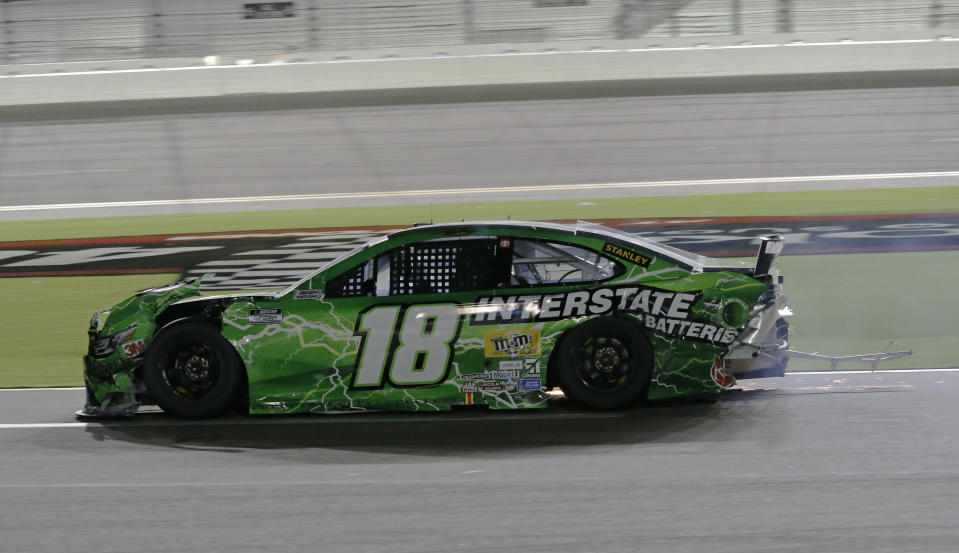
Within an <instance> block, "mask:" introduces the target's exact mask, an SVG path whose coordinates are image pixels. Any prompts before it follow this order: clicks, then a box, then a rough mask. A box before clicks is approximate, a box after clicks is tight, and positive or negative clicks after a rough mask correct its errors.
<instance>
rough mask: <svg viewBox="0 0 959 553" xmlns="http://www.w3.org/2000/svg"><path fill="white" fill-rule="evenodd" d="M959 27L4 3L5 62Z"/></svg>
mask: <svg viewBox="0 0 959 553" xmlns="http://www.w3.org/2000/svg"><path fill="white" fill-rule="evenodd" d="M957 26H959V0H844V1H843V2H835V1H834V0H404V1H403V2H392V1H390V0H292V1H286V2H252V1H250V0H204V1H202V2H197V1H196V0H0V63H6V64H16V63H45V62H69V61H96V60H117V59H143V58H171V57H204V56H208V55H250V56H253V55H257V56H264V55H276V56H282V55H294V54H296V53H297V52H313V51H324V50H326V51H333V50H352V49H364V48H393V47H404V46H418V47H419V46H437V47H440V48H441V47H443V46H447V45H459V44H494V43H521V42H544V41H557V40H592V39H635V38H644V37H649V38H656V37H685V36H710V35H713V36H716V35H749V34H771V33H797V32H823V31H835V32H837V33H840V34H842V33H844V32H854V31H872V30H897V29H904V30H905V29H936V28H943V29H945V28H949V27H952V28H955V27H957ZM837 38H841V37H837Z"/></svg>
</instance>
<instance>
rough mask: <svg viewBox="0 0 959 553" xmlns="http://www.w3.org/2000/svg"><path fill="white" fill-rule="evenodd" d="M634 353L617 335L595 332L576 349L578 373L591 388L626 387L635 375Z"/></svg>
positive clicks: (607, 390)
mask: <svg viewBox="0 0 959 553" xmlns="http://www.w3.org/2000/svg"><path fill="white" fill-rule="evenodd" d="M631 360H632V358H631V356H630V352H629V348H628V347H627V346H626V344H625V343H624V342H623V341H622V340H621V339H619V338H618V337H616V336H594V337H592V338H590V339H589V340H587V341H585V342H583V345H581V346H580V348H579V350H577V352H576V360H575V363H576V374H577V376H578V377H579V380H580V382H582V383H583V384H584V385H585V386H586V387H587V388H591V389H593V390H599V391H603V392H609V391H613V390H618V389H620V388H622V387H623V386H624V385H625V384H626V383H627V382H628V381H629V377H630V376H631V375H632V371H631Z"/></svg>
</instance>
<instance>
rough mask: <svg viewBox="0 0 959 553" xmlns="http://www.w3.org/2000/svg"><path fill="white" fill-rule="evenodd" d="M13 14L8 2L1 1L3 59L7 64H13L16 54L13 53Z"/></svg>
mask: <svg viewBox="0 0 959 553" xmlns="http://www.w3.org/2000/svg"><path fill="white" fill-rule="evenodd" d="M12 17H13V13H12V10H11V8H10V0H2V3H0V25H3V44H4V45H5V46H6V48H4V50H6V52H5V55H4V57H5V58H6V61H7V62H8V63H13V61H14V60H13V58H15V57H16V53H14V51H13V22H12V19H11V18H12Z"/></svg>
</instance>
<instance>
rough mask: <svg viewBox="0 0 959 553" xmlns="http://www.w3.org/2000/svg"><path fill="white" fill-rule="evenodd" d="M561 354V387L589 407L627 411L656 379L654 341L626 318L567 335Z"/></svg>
mask: <svg viewBox="0 0 959 553" xmlns="http://www.w3.org/2000/svg"><path fill="white" fill-rule="evenodd" d="M556 353H557V355H556V356H555V358H554V359H555V360H556V368H557V369H558V373H559V374H558V381H559V385H560V388H562V389H563V393H565V394H566V397H568V398H570V399H572V400H573V401H576V402H577V403H581V404H583V405H585V406H587V407H593V408H596V409H621V408H623V407H626V406H628V405H630V404H632V403H634V402H636V401H637V400H638V399H639V398H640V397H642V395H643V393H644V392H645V391H646V389H647V386H648V385H649V379H650V376H651V375H652V366H653V356H652V349H651V348H650V346H649V342H648V341H647V340H646V337H645V336H644V335H643V334H642V333H641V332H640V331H639V330H638V329H636V328H635V327H634V326H633V325H631V324H629V323H628V322H626V321H624V320H622V319H616V318H612V317H604V318H600V319H594V320H592V321H589V322H586V323H583V324H582V325H580V326H578V327H576V328H574V329H573V330H571V331H569V333H567V334H566V336H564V338H563V341H562V343H561V344H560V346H559V349H558V350H557V352H556Z"/></svg>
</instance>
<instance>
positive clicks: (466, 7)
mask: <svg viewBox="0 0 959 553" xmlns="http://www.w3.org/2000/svg"><path fill="white" fill-rule="evenodd" d="M474 25H475V18H474V15H473V0H463V40H464V41H465V42H466V44H472V43H473V38H474V32H475V31H476V29H475V27H474Z"/></svg>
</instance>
